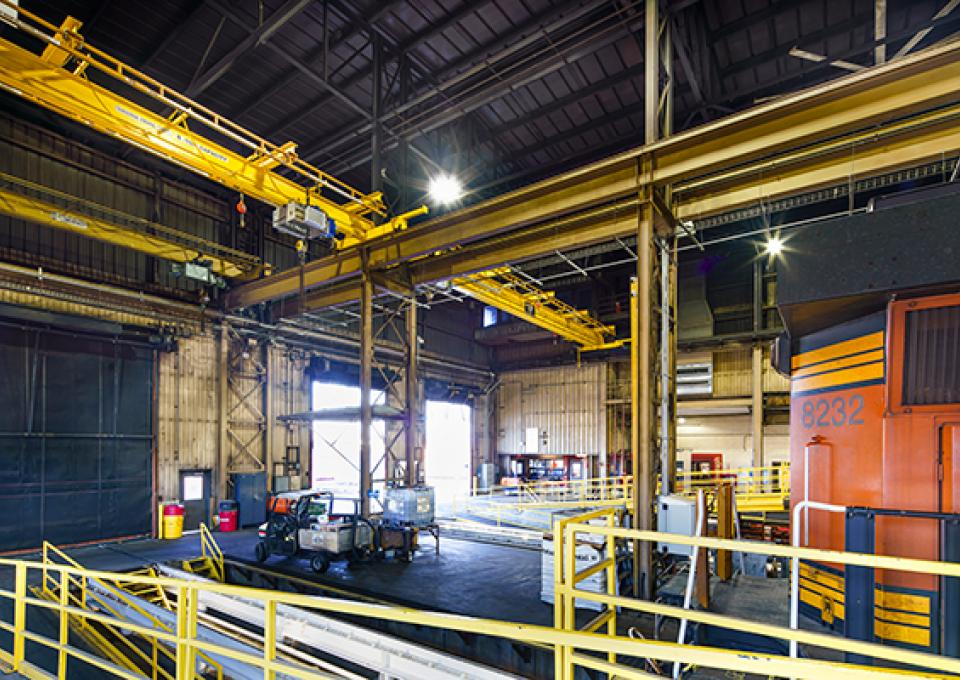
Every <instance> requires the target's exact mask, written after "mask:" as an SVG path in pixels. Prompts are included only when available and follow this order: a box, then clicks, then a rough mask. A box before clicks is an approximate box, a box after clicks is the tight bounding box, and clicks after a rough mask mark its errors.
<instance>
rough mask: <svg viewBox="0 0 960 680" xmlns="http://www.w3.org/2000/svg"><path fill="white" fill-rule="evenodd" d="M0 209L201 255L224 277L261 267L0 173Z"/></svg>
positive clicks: (145, 246)
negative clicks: (39, 196) (42, 197)
mask: <svg viewBox="0 0 960 680" xmlns="http://www.w3.org/2000/svg"><path fill="white" fill-rule="evenodd" d="M38 195H41V196H44V198H47V199H49V200H42V199H41V198H38V197H37V196H38ZM53 201H57V202H56V203H54V202H53ZM64 204H66V205H70V206H71V208H68V207H64ZM72 206H76V208H79V209H73V207H72ZM0 213H2V214H5V215H8V216H10V217H14V218H17V219H23V220H27V221H29V222H34V223H36V224H42V225H44V226H47V227H53V228H55V229H62V230H65V231H70V232H73V233H75V234H79V235H81V236H86V237H88V238H94V239H97V240H99V241H104V242H106V243H110V244H113V245H117V246H122V247H125V248H130V249H131V250H136V251H137V252H141V253H144V254H146V255H152V256H154V257H159V258H161V259H164V260H170V261H173V262H192V261H194V260H196V259H197V258H203V259H205V260H208V261H210V263H211V265H212V266H211V269H212V270H213V272H214V273H216V274H218V275H220V276H223V277H227V278H255V277H256V276H258V275H259V274H260V273H261V272H262V271H263V269H264V266H263V263H262V262H261V261H260V259H259V258H256V257H253V256H251V255H249V254H247V253H243V252H241V251H238V250H233V249H230V248H226V247H225V246H220V245H218V244H215V243H211V242H209V241H205V240H204V239H201V238H199V237H197V236H194V235H192V234H187V233H185V232H181V231H178V230H176V229H171V228H169V227H166V226H163V225H160V224H156V223H153V222H149V221H148V220H143V219H140V218H137V217H133V216H131V215H124V214H122V213H119V212H117V211H115V210H112V209H111V208H107V207H105V206H101V205H97V204H94V203H91V202H89V201H85V200H82V199H79V198H76V197H73V196H69V195H67V194H64V193H62V192H58V191H54V190H53V189H48V188H46V187H42V186H39V185H37V184H33V183H32V182H27V181H26V180H22V179H19V178H16V177H12V176H10V175H5V174H3V173H0ZM132 225H136V226H138V227H139V229H138V228H134V227H133V226H132ZM150 232H152V233H150Z"/></svg>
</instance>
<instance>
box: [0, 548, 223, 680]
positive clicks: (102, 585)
mask: <svg viewBox="0 0 960 680" xmlns="http://www.w3.org/2000/svg"><path fill="white" fill-rule="evenodd" d="M42 560H43V561H42V562H41V563H40V565H39V566H40V571H41V580H40V585H39V586H36V587H34V588H32V591H33V592H34V594H35V595H37V597H38V598H39V599H37V600H35V601H34V604H36V605H37V606H39V607H43V606H46V604H49V603H56V604H57V606H58V610H59V613H60V626H59V631H58V632H59V635H58V639H57V650H58V662H57V669H58V670H57V677H58V678H66V677H67V674H66V672H67V657H68V656H69V654H68V652H67V651H66V649H65V647H66V646H67V645H68V643H69V628H70V626H71V625H72V626H73V627H74V629H75V630H76V631H77V633H78V635H80V636H81V637H82V638H83V639H84V640H86V641H87V642H88V643H89V644H90V645H91V646H92V647H93V648H94V649H96V650H97V651H99V652H100V653H101V654H102V655H103V657H104V659H105V660H107V661H109V662H110V663H112V664H114V665H115V666H116V667H117V668H119V669H124V670H126V671H129V672H132V673H135V674H140V673H142V672H143V669H144V668H147V669H150V671H151V675H150V676H149V677H151V678H152V680H180V678H190V679H191V680H192V679H193V678H199V679H202V678H203V677H204V676H203V675H201V674H199V673H196V672H194V673H189V674H187V675H184V676H181V675H179V674H178V675H176V676H174V675H172V674H170V673H169V672H168V671H167V670H166V668H165V667H164V664H163V662H164V661H166V662H168V665H171V666H173V665H175V663H176V654H175V652H174V650H173V649H172V648H171V647H169V646H168V645H165V644H163V640H162V638H160V637H158V636H151V635H144V636H143V637H144V638H145V639H146V641H147V643H148V644H149V649H150V652H149V653H147V652H146V651H144V650H143V649H142V648H141V647H140V646H138V645H137V644H135V643H134V641H133V640H132V639H131V636H130V635H129V634H128V633H129V632H130V631H129V629H126V628H125V627H124V626H123V625H122V624H123V623H124V622H127V621H128V620H127V617H126V616H125V615H124V613H123V612H122V611H121V609H120V608H119V607H118V606H117V602H123V604H124V605H126V606H127V607H129V608H130V609H131V610H133V611H134V612H135V613H136V614H137V615H138V616H139V617H141V618H142V619H143V620H146V621H148V622H149V623H150V625H151V626H152V628H151V629H150V630H156V631H162V632H165V633H171V632H173V629H172V628H170V626H169V625H167V624H166V623H164V622H163V621H162V620H160V619H159V618H157V617H156V616H155V615H154V614H153V612H152V611H151V610H150V609H149V608H147V607H144V606H142V605H141V603H140V600H139V598H138V597H130V596H129V594H128V592H127V588H128V587H129V586H130V585H139V586H141V587H150V588H151V589H154V590H156V591H160V592H164V591H163V587H162V586H160V585H158V584H157V579H156V578H155V577H154V578H153V579H152V581H151V580H146V581H145V580H144V577H143V576H138V575H134V574H108V573H104V574H101V575H100V576H94V575H91V574H90V573H89V572H87V570H85V569H84V568H83V567H82V566H81V565H80V564H79V563H78V562H77V561H76V560H74V559H73V558H71V557H70V556H69V555H67V554H66V553H65V552H63V551H62V550H60V549H59V548H57V547H56V546H55V545H53V544H52V543H48V542H46V541H44V543H43V548H42ZM20 578H21V575H20V570H17V572H16V579H15V589H16V590H15V592H19V591H20V587H21V584H20V580H19V579H20ZM24 586H25V583H24ZM92 586H93V587H92ZM102 593H108V594H109V597H107V596H104V595H103V594H102ZM41 602H44V603H46V604H40V603H41ZM21 611H23V616H26V611H25V604H23V603H21V602H19V601H16V602H15V604H14V612H15V613H14V619H15V621H14V628H16V627H17V617H18V615H19V614H20V612H21ZM82 612H91V613H92V612H100V613H101V614H100V615H99V618H97V619H93V618H91V617H89V616H85V615H84V614H82ZM107 619H109V620H107ZM94 623H96V624H99V625H92V624H94ZM6 625H7V624H5V623H0V629H7V628H6V627H5V626H6ZM140 627H141V628H144V629H146V627H144V626H140ZM23 635H24V636H25V637H26V638H27V639H31V640H33V637H31V633H30V632H29V631H24V633H23ZM33 641H37V640H33ZM20 654H21V655H22V649H21V650H20ZM16 655H17V642H16V641H15V642H14V656H15V657H16ZM2 656H3V655H2V653H0V658H2ZM199 656H200V658H201V659H203V661H204V663H205V664H206V665H207V666H208V667H209V668H211V669H214V671H215V674H216V677H217V678H218V679H219V680H222V679H223V668H222V666H221V665H220V664H219V663H217V662H216V661H214V660H213V659H212V658H210V657H209V655H207V654H205V653H201V654H200V655H199ZM87 657H89V654H85V655H83V657H82V658H83V659H84V660H85V661H88V662H90V663H93V664H94V665H96V666H100V667H101V668H103V666H102V665H101V664H100V663H97V662H95V661H91V659H90V658H87ZM121 677H124V676H123V675H121ZM141 677H142V676H141Z"/></svg>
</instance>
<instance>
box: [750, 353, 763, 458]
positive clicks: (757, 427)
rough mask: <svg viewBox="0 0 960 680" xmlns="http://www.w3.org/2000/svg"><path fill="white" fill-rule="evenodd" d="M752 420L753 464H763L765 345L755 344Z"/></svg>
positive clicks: (752, 374)
mask: <svg viewBox="0 0 960 680" xmlns="http://www.w3.org/2000/svg"><path fill="white" fill-rule="evenodd" d="M750 394H751V408H750V413H751V422H752V430H751V431H752V436H753V466H754V467H762V466H763V346H762V345H760V344H754V346H753V368H752V371H751V390H750Z"/></svg>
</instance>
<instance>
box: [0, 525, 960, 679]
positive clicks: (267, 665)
mask: <svg viewBox="0 0 960 680" xmlns="http://www.w3.org/2000/svg"><path fill="white" fill-rule="evenodd" d="M589 520H593V521H597V522H599V524H597V525H595V524H588V523H586V522H587V521H589ZM597 537H600V540H601V541H602V542H603V543H604V544H605V550H606V553H605V555H604V558H603V559H602V560H601V561H600V562H597V563H595V564H592V565H590V566H589V567H587V568H586V569H577V568H576V566H575V564H576V562H575V559H573V558H575V552H574V550H575V546H576V544H577V542H578V541H580V540H595V539H596V538H597ZM554 541H555V549H556V552H555V556H556V560H555V563H556V566H555V578H556V581H557V583H556V596H557V600H556V602H557V604H556V608H557V609H556V615H555V625H554V626H553V627H550V626H536V625H528V624H523V623H515V622H508V621H496V620H490V619H478V618H472V617H467V616H460V615H454V614H448V613H439V612H430V611H420V610H416V609H410V608H404V607H395V606H386V605H376V604H371V603H366V602H356V601H351V600H343V599H332V598H325V597H316V596H310V595H301V594H297V593H288V592H281V591H271V590H259V589H252V588H242V587H239V586H231V585H225V584H221V583H215V582H210V581H186V580H179V579H171V578H159V577H150V576H138V575H132V574H124V575H118V574H112V573H109V572H102V571H94V570H88V569H84V568H82V567H78V566H75V564H70V563H53V562H49V563H38V562H26V561H18V560H10V559H3V560H0V568H9V569H12V570H13V572H14V579H13V583H14V586H13V590H0V599H6V600H10V602H11V604H12V611H13V616H12V620H0V630H3V631H6V632H8V633H11V635H10V636H9V637H5V638H4V640H3V641H2V642H0V661H2V662H3V663H5V664H7V665H8V666H9V667H10V668H11V669H12V670H13V671H14V672H18V673H20V674H22V675H24V676H26V677H29V678H39V677H49V676H46V675H44V674H43V672H42V671H40V670H39V669H38V668H37V666H35V665H34V664H33V663H31V662H30V661H29V660H28V659H27V654H26V651H27V649H26V643H27V641H30V642H31V643H34V644H38V645H43V646H46V647H48V648H51V649H53V650H55V651H56V653H57V655H58V661H57V673H58V677H60V678H64V677H66V672H67V664H68V662H69V661H70V660H74V661H76V662H83V663H87V664H91V665H93V666H95V667H97V668H99V669H100V670H101V671H102V672H103V675H104V676H113V677H123V678H132V677H141V676H140V675H138V674H137V673H135V672H131V671H130V670H127V669H125V668H123V667H121V666H120V665H118V664H117V663H115V662H113V661H112V660H110V659H106V658H101V657H98V656H95V655H92V654H90V653H89V652H86V651H84V650H81V649H79V648H77V647H75V646H73V645H71V644H70V641H69V635H68V626H69V624H70V623H71V622H74V621H76V622H77V623H78V624H79V625H83V626H88V627H93V626H95V625H96V626H105V627H111V628H113V629H116V630H119V631H122V632H123V633H125V634H128V635H137V636H141V637H143V638H145V639H147V640H153V641H155V644H156V645H157V648H158V649H161V648H162V649H167V650H169V651H170V656H169V657H168V658H169V660H171V661H172V663H173V667H174V668H175V669H176V672H175V673H174V674H172V675H173V676H174V677H175V678H176V679H177V680H185V679H187V678H194V677H196V668H197V660H198V658H204V659H209V658H211V657H216V658H222V659H227V658H229V659H232V660H234V661H237V662H241V663H244V664H248V665H249V666H250V667H251V668H258V669H262V670H263V672H264V677H265V678H275V677H276V676H277V675H280V674H282V675H284V676H288V677H295V678H308V679H312V678H320V677H327V675H326V674H325V673H323V672H322V671H319V670H318V669H317V668H316V667H313V666H307V665H304V664H302V663H299V662H297V661H295V660H288V659H282V658H278V654H277V651H278V650H277V645H278V642H279V640H278V636H277V626H278V617H277V608H278V606H279V605H281V604H283V605H289V606H294V607H300V608H303V609H306V610H313V611H320V612H327V613H333V614H341V615H350V616H354V617H361V618H372V619H377V620H380V621H392V622H401V623H406V624H409V625H415V626H427V627H432V628H438V629H442V630H448V631H459V632H462V633H472V634H476V635H490V636H496V637H502V638H505V639H510V640H514V641H516V642H519V643H527V644H533V645H541V646H543V645H547V646H551V647H553V648H554V650H555V654H556V659H557V667H556V671H557V673H556V677H557V678H558V679H559V680H572V679H573V677H574V674H573V673H574V670H575V668H576V667H578V666H579V667H587V668H594V669H597V670H601V671H602V672H605V673H608V674H610V675H615V676H617V677H622V678H640V677H649V675H648V674H646V673H644V671H642V670H640V669H638V668H637V667H636V666H628V665H625V664H624V663H623V661H624V659H626V658H631V659H637V660H642V659H656V660H660V661H663V662H666V663H672V662H676V663H679V664H682V665H697V666H704V667H710V668H716V669H720V670H726V671H733V672H739V673H753V674H758V675H761V676H782V677H795V678H818V679H819V678H834V677H843V678H864V679H867V678H878V677H884V676H886V675H891V676H895V677H897V678H904V677H923V678H927V677H943V676H944V675H945V674H960V659H953V658H948V657H943V656H937V655H934V654H930V653H926V652H918V651H913V650H908V649H903V648H897V647H890V646H884V645H877V644H873V643H868V642H861V641H856V640H849V639H844V638H839V637H835V636H833V635H830V634H826V633H817V632H810V631H804V630H794V629H790V628H785V627H779V626H770V625H768V624H758V623H755V622H751V621H744V620H741V619H736V618H733V617H729V616H724V615H720V614H714V613H711V612H705V611H694V610H685V609H680V608H678V607H672V606H668V605H664V604H660V603H656V602H649V601H644V600H637V599H632V598H628V597H623V596H618V595H616V594H615V591H614V590H613V589H612V587H611V585H610V584H613V583H615V582H616V578H615V576H616V572H615V562H614V558H615V556H616V548H617V543H618V542H623V541H659V542H663V541H669V542H671V543H677V544H682V545H696V546H700V547H701V548H705V549H725V550H740V551H744V552H752V553H760V554H766V555H777V556H784V557H797V558H800V559H807V560H816V561H822V562H832V563H839V564H847V565H859V566H868V567H873V568H877V569H894V570H900V571H907V572H913V573H922V574H935V575H940V576H950V577H960V564H954V563H940V562H932V561H928V560H917V559H904V558H894V557H885V556H876V555H865V554H859V553H842V552H834V551H826V550H817V549H812V548H788V547H784V546H775V545H772V544H769V543H760V542H753V541H735V540H730V539H716V538H691V537H685V536H679V535H673V534H662V533H657V532H651V531H636V530H631V529H625V528H621V527H619V526H616V515H615V510H613V509H611V508H602V509H598V510H595V511H592V512H591V513H586V514H583V515H580V516H578V517H574V518H570V519H569V520H564V521H563V524H562V529H561V530H559V531H558V532H556V534H555V538H554ZM601 571H605V572H606V574H607V575H608V579H607V583H608V586H607V588H606V589H605V592H588V591H584V590H583V589H582V588H578V585H579V584H581V583H582V582H583V581H584V580H585V579H587V578H589V577H590V576H591V575H593V574H595V573H600V572H601ZM39 572H42V573H43V578H44V579H46V581H45V582H49V583H51V584H52V585H54V586H55V587H56V591H55V595H56V596H55V597H48V598H46V599H45V598H41V597H33V596H31V594H30V591H29V590H28V587H27V584H28V583H29V582H30V581H31V579H35V578H36V577H37V576H36V575H37V574H39ZM120 577H122V578H123V580H124V581H129V582H132V583H136V584H139V585H141V586H143V587H148V586H149V587H160V588H163V589H165V590H167V591H169V592H171V593H173V594H174V598H173V600H174V601H175V602H176V624H175V625H174V626H172V627H164V626H159V625H151V626H147V625H143V624H141V623H137V622H133V621H130V620H126V619H123V618H119V619H118V617H117V616H115V615H113V614H112V613H111V612H110V611H109V610H107V609H97V608H93V607H89V606H82V603H83V602H89V601H90V600H91V599H92V598H94V597H99V595H97V593H96V592H94V591H93V590H92V589H91V588H90V587H89V584H93V583H95V584H98V586H99V588H103V587H104V586H107V587H109V584H110V583H111V582H113V581H114V580H116V579H118V578H120ZM209 594H221V595H226V596H232V597H242V598H244V599H245V601H247V602H256V603H258V604H259V605H260V606H262V608H263V611H264V618H263V624H262V625H263V637H262V642H256V643H248V647H247V648H246V649H240V648H235V647H228V646H225V645H223V644H219V643H216V642H211V641H209V640H206V639H201V638H200V637H198V629H199V625H200V617H201V610H202V607H203V602H204V598H205V597H206V596H207V595H209ZM101 599H104V600H105V598H101ZM577 600H594V601H596V602H600V603H601V604H603V605H604V606H605V607H606V609H604V610H603V611H601V613H600V614H599V615H598V616H597V617H594V619H593V620H592V621H591V622H590V623H589V624H588V626H587V628H588V630H577V629H576V628H575V626H576V622H575V617H574V612H575V609H574V605H575V604H576V601H577ZM106 604H107V605H110V603H109V602H106ZM111 606H112V605H111ZM618 607H623V608H627V609H632V610H636V611H643V612H648V613H652V614H657V615H660V616H669V617H677V618H686V619H687V620H690V621H697V622H700V623H704V624H708V625H715V626H725V627H727V628H730V629H732V630H740V631H745V632H751V633H756V634H760V635H766V636H772V637H777V638H780V639H785V640H797V641H799V642H801V643H803V644H806V645H814V646H818V647H824V648H829V649H833V650H836V651H840V652H850V653H855V654H861V655H865V656H870V657H874V658H876V659H880V660H883V661H887V662H891V663H895V664H901V665H903V666H907V667H909V668H907V669H906V670H905V669H904V668H902V667H901V668H896V669H894V668H884V667H880V666H876V667H874V666H870V667H866V666H858V665H855V664H849V663H840V662H836V661H827V660H822V659H814V658H791V657H785V656H781V655H777V654H769V653H759V652H750V653H748V654H747V653H743V652H741V651H737V650H728V649H718V648H713V647H705V646H698V645H692V644H691V645H686V644H678V643H676V642H669V641H659V640H647V639H642V638H637V639H635V638H632V637H630V636H624V635H619V634H617V632H616V623H617V621H616V610H617V608H618ZM30 608H34V609H41V610H46V611H48V612H50V613H52V614H54V615H56V616H57V617H59V620H60V626H59V629H58V631H57V633H55V634H52V635H45V634H43V633H40V632H37V631H35V630H32V629H31V628H30V627H29V626H28V625H27V621H28V610H29V609H30ZM601 629H605V632H599V631H600V630H601ZM328 651H329V652H331V653H335V652H336V650H328ZM925 669H933V670H931V671H928V670H925ZM158 675H159V676H161V677H165V676H163V674H162V673H159V674H158Z"/></svg>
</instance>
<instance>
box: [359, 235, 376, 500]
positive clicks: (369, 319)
mask: <svg viewBox="0 0 960 680" xmlns="http://www.w3.org/2000/svg"><path fill="white" fill-rule="evenodd" d="M360 257H361V259H362V260H363V273H362V274H361V276H360V512H361V514H362V516H363V517H369V516H370V495H371V493H372V491H373V480H372V475H371V473H370V450H371V448H370V447H371V430H372V427H373V405H372V403H371V401H370V396H371V395H370V392H371V390H372V387H373V277H372V276H371V275H370V269H369V262H368V256H367V250H366V249H365V248H364V249H363V250H361V253H360Z"/></svg>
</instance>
